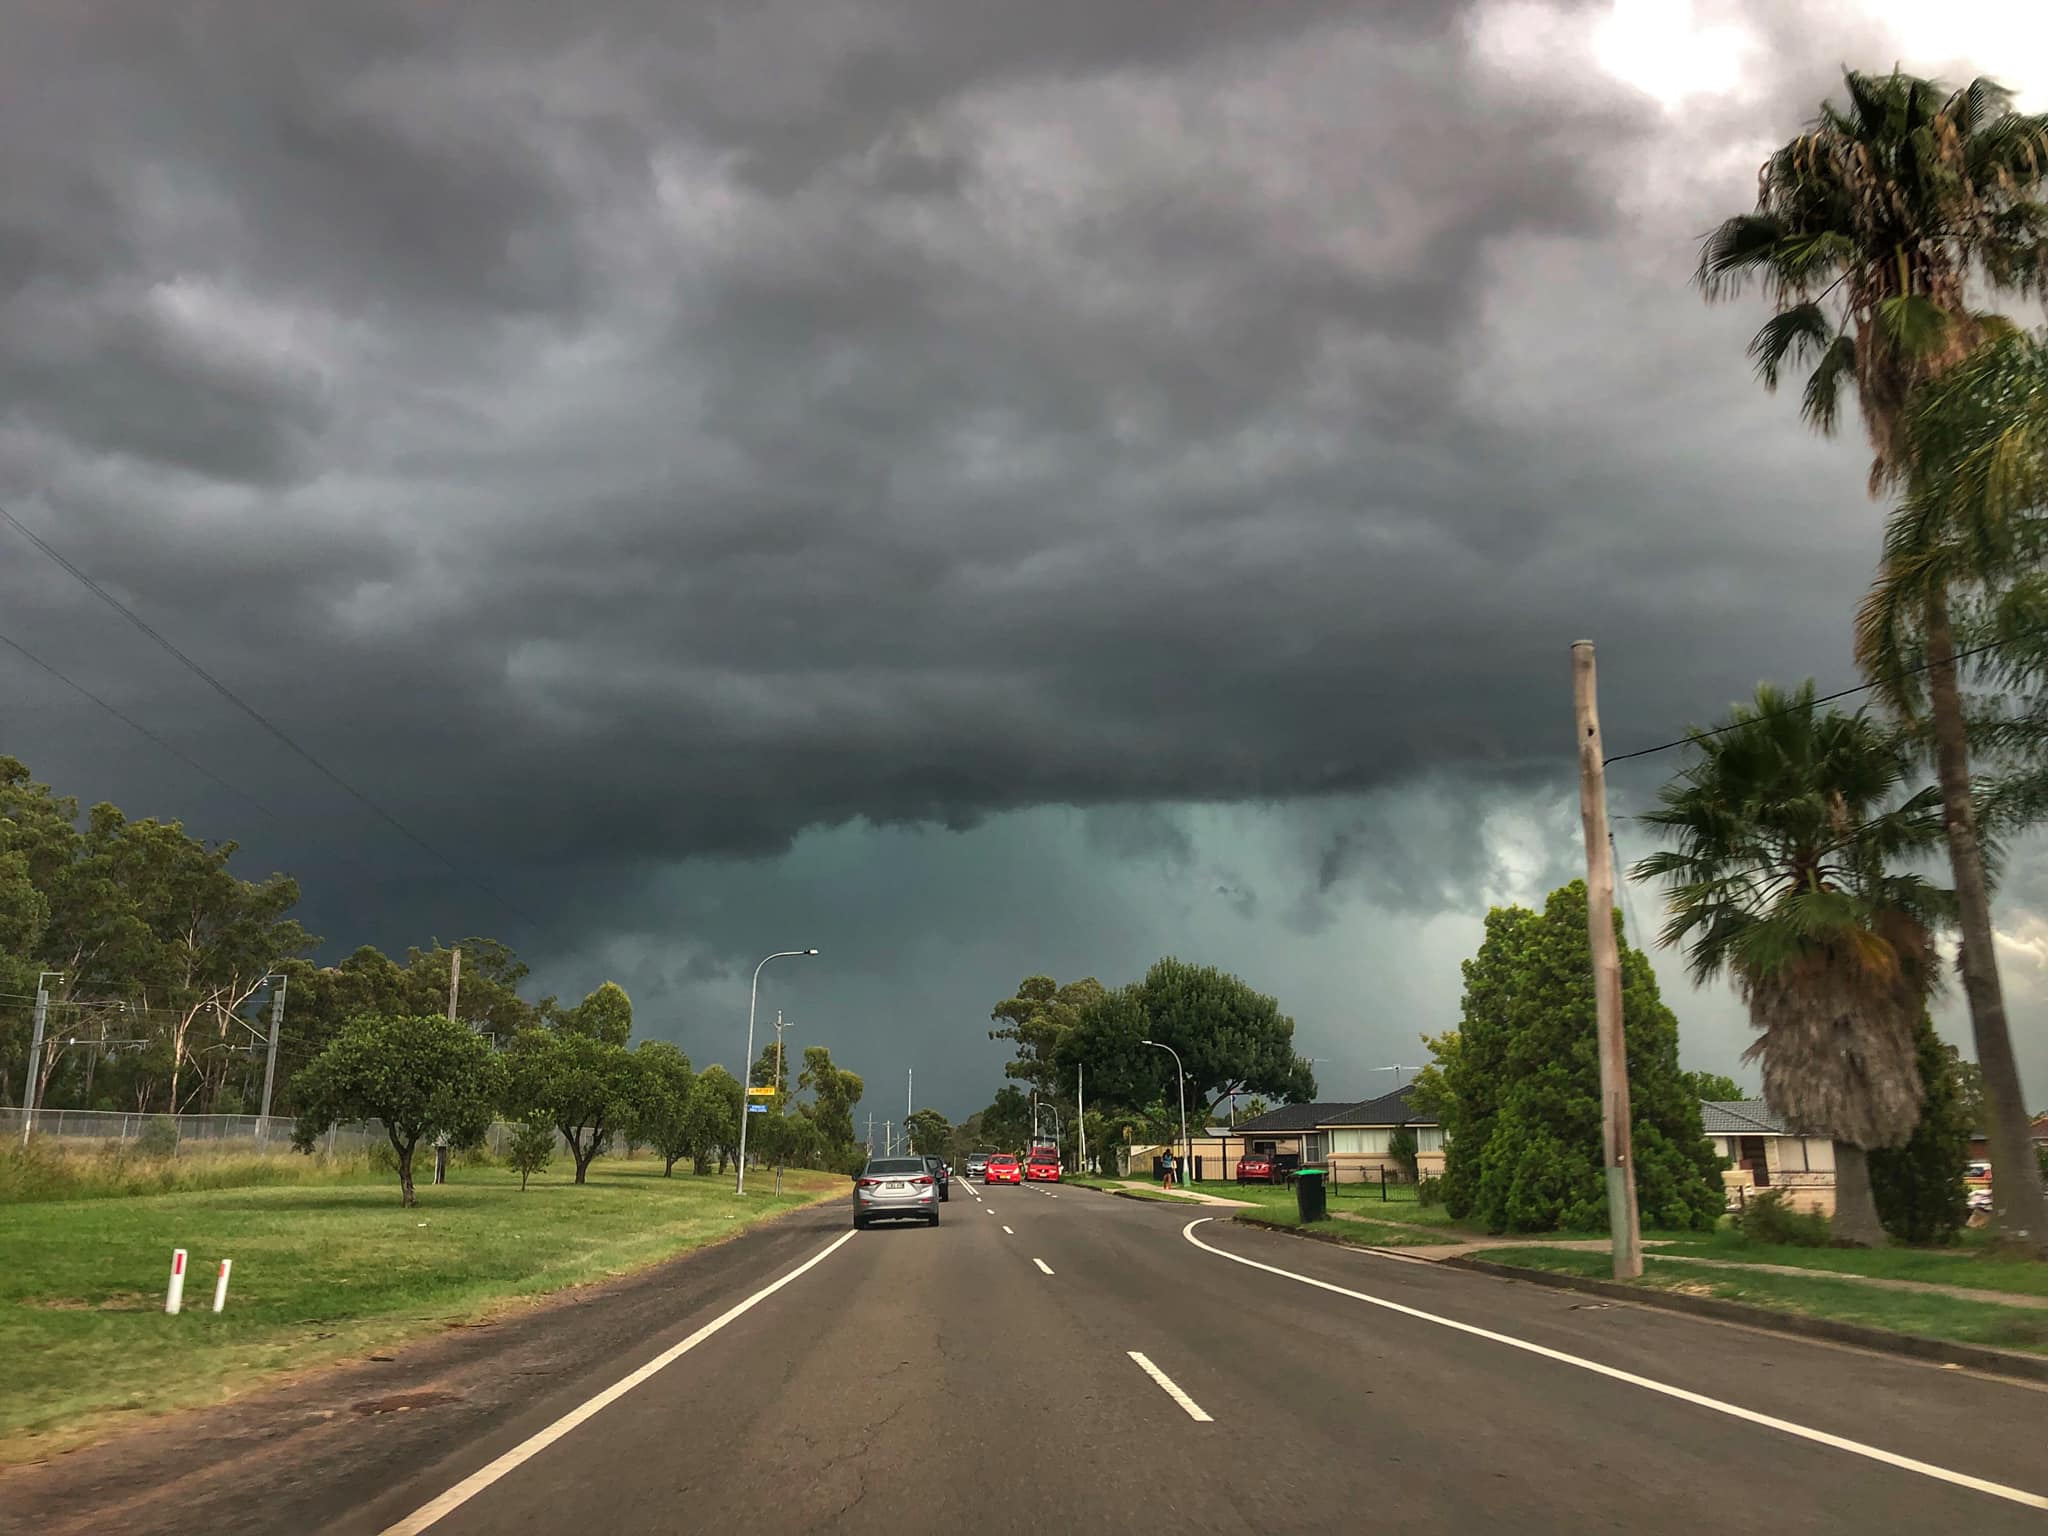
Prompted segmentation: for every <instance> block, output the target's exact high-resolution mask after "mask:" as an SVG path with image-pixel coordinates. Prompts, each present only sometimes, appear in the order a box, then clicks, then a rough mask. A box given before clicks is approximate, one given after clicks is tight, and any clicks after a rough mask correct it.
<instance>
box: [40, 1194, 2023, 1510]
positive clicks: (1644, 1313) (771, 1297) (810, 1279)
mask: <svg viewBox="0 0 2048 1536" xmlns="http://www.w3.org/2000/svg"><path fill="white" fill-rule="evenodd" d="M943 1211H944V1217H945V1219H944V1221H943V1223H942V1225H941V1226H939V1227H938V1228H936V1229H926V1228H922V1227H882V1228H876V1229H871V1230H869V1231H866V1232H861V1233H858V1234H856V1233H853V1232H851V1230H850V1228H849V1226H848V1219H847V1218H848V1212H847V1207H846V1206H845V1205H844V1204H840V1205H834V1206H830V1207H825V1208H821V1209H820V1210H818V1211H815V1212H809V1213H804V1214H802V1215H800V1216H797V1217H794V1218H791V1219H789V1220H786V1221H783V1222H781V1223H778V1224H776V1225H775V1226H774V1227H773V1228H771V1229H769V1230H768V1231H764V1232H762V1233H760V1234H757V1235H756V1236H754V1237H750V1238H747V1239H743V1240H741V1241H739V1242H735V1243H732V1244H728V1245H726V1246H725V1247H724V1248H722V1249H719V1250H714V1251H713V1252H710V1253H706V1254H703V1255H699V1256H697V1257H696V1258H695V1259H692V1260H689V1261H685V1262H682V1263H679V1264H677V1265H675V1266H671V1267H669V1268H668V1269H665V1270H664V1271H661V1272H657V1274H656V1275H655V1276H653V1277H643V1278H642V1279H641V1280H639V1281H637V1282H635V1283H633V1284H632V1285H631V1286H630V1288H627V1289H624V1290H622V1291H621V1292H620V1293H618V1294H615V1295H611V1296H608V1297H598V1298H594V1299H592V1300H591V1301H590V1302H589V1303H587V1304H583V1305H579V1306H578V1307H577V1308H574V1309H561V1310H558V1311H556V1312H552V1313H540V1314H536V1315H535V1316H534V1317H533V1318H532V1319H531V1323H532V1327H531V1328H530V1329H528V1330H526V1331H524V1332H521V1333H518V1334H507V1335H505V1336H503V1338H502V1339H501V1340H500V1341H497V1342H492V1341H489V1340H482V1341H474V1342H473V1341H467V1340H458V1341H455V1342H452V1343H449V1344H447V1345H444V1346H442V1348H443V1349H444V1350H447V1351H462V1353H461V1355H460V1358H459V1359H456V1360H454V1361H453V1362H452V1363H451V1362H450V1361H448V1360H441V1361H439V1362H437V1363H436V1365H435V1367H434V1369H435V1370H436V1371H438V1372H439V1373H440V1375H439V1377H438V1378H437V1379H440V1380H443V1381H444V1383H445V1384H448V1385H451V1386H452V1387H453V1388H454V1390H452V1391H450V1392H449V1393H448V1394H447V1396H448V1397H449V1399H450V1401H449V1402H448V1404H447V1405H446V1406H442V1407H434V1406H431V1405H428V1406H424V1407H423V1408H422V1410H421V1411H419V1412H418V1413H415V1414H412V1415H410V1416H406V1415H399V1414H371V1415H368V1416H363V1415H360V1414H357V1415H350V1414H347V1413H338V1414H336V1413H328V1414H325V1415H324V1416H323V1415H321V1414H317V1413H314V1412H311V1411H308V1412H307V1414H306V1415H305V1416H304V1418H303V1420H302V1421H292V1422H291V1423H290V1424H289V1425H280V1424H279V1423H277V1422H272V1423H271V1424H270V1426H269V1429H268V1430H267V1431H266V1432H265V1435H264V1437H263V1439H262V1441H261V1446H262V1448H263V1449H262V1451H261V1454H259V1453H258V1450H257V1449H256V1441H255V1439H254V1437H253V1433H252V1439H251V1450H250V1452H249V1454H248V1455H246V1456H244V1455H242V1454H241V1453H240V1452H239V1450H237V1452H236V1454H233V1455H220V1456H216V1457H215V1458H214V1469H213V1470H211V1471H208V1472H207V1473H206V1474H205V1475H204V1476H203V1477H202V1476H199V1475H196V1474H195V1475H190V1476H183V1477H180V1478H178V1479H177V1480H175V1481H168V1480H166V1481H159V1482H158V1483H157V1486H156V1487H155V1488H154V1490H153V1491H152V1490H151V1489H150V1488H149V1487H147V1486H131V1487H126V1488H123V1487H120V1486H119V1474H118V1473H117V1474H112V1476H113V1478H114V1480H113V1481H112V1482H108V1483H106V1484H104V1485H102V1486H96V1487H86V1486H84V1485H85V1482H86V1480H85V1479H82V1478H80V1477H79V1476H78V1475H76V1474H73V1477H72V1481H73V1484H76V1485H78V1486H72V1487H70V1488H69V1490H68V1495H67V1496H68V1497H70V1498H71V1503H70V1504H69V1505H67V1506H66V1510H67V1511H68V1512H69V1513H70V1514H73V1515H76V1516H77V1517H78V1524H77V1525H76V1527H75V1528H78V1529H92V1530H109V1529H119V1530H124V1531H127V1532H131V1533H137V1536H141V1533H149V1532H155V1531H167V1530H178V1531H181V1532H182V1531H184V1530H187V1529H190V1530H202V1529H203V1530H209V1531H292V1532H300V1531H312V1530H320V1531H328V1532H334V1533H347V1536H358V1533H359V1536H375V1533H394V1536H396V1533H405V1532H414V1531H431V1532H433V1533H435V1536H483V1533H492V1536H500V1533H504V1536H511V1533H554V1532H562V1531H578V1532H588V1533H594V1536H632V1533H638V1532H697V1531H704V1532H725V1531H747V1532H780V1531H814V1530H815V1531H834V1532H840V1531H845V1532H852V1531H887V1532H889V1533H891V1536H918V1533H923V1532H945V1533H956V1532H957V1533H979V1532H1009V1531H1017V1532H1026V1531H1029V1532H1037V1533H1048V1532H1067V1531H1091V1530H1093V1531H1103V1530H1131V1531H1142V1532H1154V1531H1168V1530H1176V1529H1197V1528H1199V1529H1205V1530H1235V1529H1243V1530H1250V1531H1259V1532H1279V1533H1287V1532H1296V1531H1301V1532H1309V1531H1315V1532H1319V1533H1320V1532H1327V1531H1331V1530H1357V1529H1361V1528H1364V1529H1375V1528H1385V1529H1388V1530H1397V1531H1400V1532H1402V1533H1403V1536H1412V1533H1417V1532H1475V1531H1494V1530H1500V1531H1511V1532H1515V1533H1518V1536H1520V1533H1531V1536H1534V1533H1547V1532H1570V1533H1573V1536H1578V1533H1583V1532H1590V1531H1600V1530H1618V1531H1632V1532H1657V1533H1661V1532H1681V1531H1682V1532H1688V1533H1690V1532H1701V1531H1712V1532H1715V1533H1717V1536H1718V1533H1727V1532H1749V1531H1755V1532H1770V1533H1773V1536H1783V1533H1799V1532H1821V1531H1829V1532H1832V1531H1857V1532H1888V1531H1901V1532H1908V1531H1909V1532H1913V1533H1915V1536H1922V1533H1926V1532H1949V1531H1970V1532H1973V1533H1974V1532H1985V1533H1989V1532H2004V1531H2022V1530H2025V1531H2031V1532H2041V1531H2043V1530H2048V1503H2044V1502H2043V1500H2042V1497H2041V1496H2042V1495H2044V1494H2048V1454H2044V1450H2043V1446H2044V1439H2048V1437H2044V1430H2048V1390H2043V1389H2042V1388H2040V1387H2037V1386H2031V1385H2026V1384H2021V1383H2015V1382H2008V1381H2004V1380H1999V1379H1994V1378H1989V1377H1984V1376H1979V1375H1976V1374H1973V1373H1971V1372H1966V1371H1958V1370H1947V1369H1942V1368H1939V1367H1935V1366H1931V1365H1925V1364H1920V1363H1917V1362H1910V1361H1905V1360H1900V1359H1895V1358H1892V1357H1889V1356H1880V1355H1875V1354H1868V1353H1864V1352H1861V1351H1857V1350H1852V1349H1846V1348H1841V1347H1837V1346H1831V1345H1826V1344H1819V1343H1809V1342H1806V1341H1801V1340H1796V1339H1789V1338H1786V1337H1783V1336H1779V1335H1774V1334H1765V1333H1758V1332H1752V1331H1750V1330H1747V1329H1743V1328H1737V1327H1730V1326H1727V1325H1724V1324H1718V1323H1709V1322H1704V1321H1696V1320H1693V1319H1689V1318H1685V1317H1680V1316H1674V1315H1672V1314H1670V1313H1665V1312H1655V1311H1649V1310H1646V1309H1638V1308H1634V1307H1628V1306H1609V1305H1602V1304H1600V1303H1598V1302H1594V1301H1592V1300H1591V1299H1590V1298H1583V1297H1576V1296H1573V1295H1572V1294H1570V1293H1564V1292H1557V1291H1552V1290H1546V1289H1542V1288H1539V1287H1534V1286H1526V1285H1518V1284H1514V1283H1510V1282H1504V1281H1501V1280H1497V1279H1494V1278H1492V1277H1489V1276H1484V1275H1476V1274H1470V1273H1462V1272H1457V1271H1449V1270H1444V1269H1439V1268H1434V1267H1430V1266H1426V1265H1421V1264H1417V1263H1413V1262H1401V1261H1398V1260H1395V1259H1391V1258H1383V1257H1379V1256H1375V1255H1371V1254H1365V1253H1360V1252H1354V1251H1350V1250H1343V1249H1337V1248H1333V1247H1329V1246H1327V1245H1324V1244H1319V1243H1309V1242H1303V1241H1301V1240H1299V1239H1295V1238H1290V1237H1286V1236H1283V1235H1279V1234H1273V1233H1266V1232H1261V1231H1257V1230H1253V1229H1245V1228H1239V1227H1236V1226H1234V1225H1233V1224H1231V1223H1229V1222H1227V1221H1208V1222H1201V1223H1199V1224H1196V1225H1193V1226H1190V1223H1191V1222H1194V1221H1195V1219H1196V1218H1197V1217H1198V1216H1199V1214H1200V1213H1199V1211H1195V1210H1188V1209H1183V1208H1180V1207H1168V1206H1162V1205H1156V1204H1149V1203H1140V1202H1135V1201H1126V1200H1116V1199H1111V1198H1109V1197H1107V1196H1104V1195H1100V1194H1095V1193H1091V1192H1087V1191H1081V1190H1075V1189H1067V1190H1064V1191H1061V1192H1059V1193H1058V1194H1055V1193H1053V1192H1052V1191H1049V1190H1046V1189H1043V1188H1027V1189H1018V1188H1002V1189H997V1190H981V1191H976V1190H971V1189H969V1188H968V1187H967V1186H966V1185H965V1184H964V1183H962V1184H956V1186H955V1190H954V1197H953V1199H952V1201H951V1202H950V1203H949V1204H947V1205H946V1206H945V1207H943ZM1312 1282H1313V1283H1312ZM592 1330H597V1331H592ZM550 1340H553V1341H554V1343H553V1344H552V1345H551V1344H550V1342H549V1341H550ZM572 1342H573V1348H572V1347H571V1343H572ZM551 1350H552V1352H551ZM1134 1356H1142V1357H1143V1359H1142V1360H1140V1359H1138V1358H1134ZM572 1358H573V1361H574V1363H573V1365H571V1364H570V1363H569V1361H570V1360H571V1359H572ZM392 1368H393V1369H397V1368H398V1367H392ZM349 1390H350V1391H355V1390H359V1389H357V1388H354V1387H351V1388H350V1389H349ZM242 1411H243V1412H244V1413H245V1414H246V1415H247V1417H248V1418H249V1419H251V1420H259V1419H270V1420H273V1421H274V1420H276V1417H277V1410H276V1408H275V1406H274V1405H273V1406H263V1405H258V1406H256V1407H253V1408H249V1409H245V1410H242ZM109 1452H110V1453H114V1454H110V1455H109V1456H108V1458H107V1460H108V1464H109V1466H112V1467H117V1468H118V1467H120V1466H122V1465H124V1464H126V1465H130V1466H133V1467H136V1468H141V1469H143V1470H139V1471H136V1472H134V1473H132V1474H130V1475H129V1481H130V1482H131V1483H137V1482H146V1481H147V1480H148V1479H149V1478H150V1477H151V1476H152V1474H151V1473H149V1472H148V1471H147V1470H146V1469H147V1466H148V1461H147V1458H143V1459H142V1460H139V1461H138V1460H137V1459H136V1458H134V1457H133V1456H127V1457H123V1456H122V1455H120V1454H118V1452H117V1448H114V1447H110V1448H109ZM173 1459H174V1458H171V1457H163V1458H159V1462H160V1464H163V1463H168V1462H169V1461H171V1460H173ZM1902 1460H1903V1461H1904V1462H1905V1463H1906V1464H1904V1465H1902V1464H1900V1462H1901V1461H1902ZM1986 1485H1988V1486H1986ZM56 1490H57V1484H55V1483H52V1484H50V1485H49V1488H48V1490H47V1491H48V1492H49V1496H50V1500H51V1502H50V1503H49V1504H47V1505H46V1506H45V1507H44V1508H42V1509H40V1510H39V1508H38V1503H39V1502H40V1501H33V1500H31V1499H29V1498H27V1497H25V1496H26V1495H29V1494H30V1493H31V1492H32V1488H31V1486H30V1485H15V1486H14V1488H13V1491H14V1493H15V1494H16V1495H18V1496H23V1497H21V1498H20V1499H19V1501H18V1502H16V1503H14V1504H13V1505H12V1506H11V1508H12V1510H13V1512H14V1513H16V1514H19V1515H22V1516H25V1517H27V1519H28V1520H30V1521H34V1522H36V1523H35V1525H33V1526H32V1525H29V1524H24V1525H23V1526H22V1527H21V1528H22V1529H25V1530H26V1529H31V1528H39V1529H41V1530H44V1531H57V1530H65V1529H71V1528H74V1527H73V1526H72V1525H71V1524H70V1523H69V1521H68V1519H67V1518H64V1517H62V1515H60V1513H59V1512H58V1511H57V1510H56V1508H55V1500H56ZM88 1493H89V1494H92V1495H93V1497H92V1498H87V1497H85V1495H86V1494H88ZM117 1495H118V1497H117ZM2028 1499H2032V1500H2033V1502H2032V1503H2031V1504H2030V1503H2028V1502H2026V1501H2027V1500H2028ZM39 1516H41V1518H39ZM0 1523H10V1524H11V1522H0Z"/></svg>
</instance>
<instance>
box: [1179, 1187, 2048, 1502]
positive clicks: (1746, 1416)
mask: <svg viewBox="0 0 2048 1536" xmlns="http://www.w3.org/2000/svg"><path fill="white" fill-rule="evenodd" d="M1215 1219H1216V1218H1215V1217H1213V1216H1198V1217H1196V1218H1195V1219H1194V1220H1193V1221H1191V1222H1189V1223H1188V1224H1187V1225H1186V1226H1184V1227H1182V1228H1181V1229H1180V1235H1181V1236H1182V1237H1183V1238H1185V1239H1186V1240H1187V1241H1188V1242H1189V1243H1191V1244H1193V1245H1194V1246H1195V1247H1197V1248H1199V1249H1201V1250H1202V1251H1203V1252H1204V1253H1213V1254H1214V1255H1216V1257H1218V1258H1220V1259H1228V1260H1229V1261H1230V1262H1231V1263H1233V1264H1242V1265H1244V1266H1246V1267H1247V1268H1249V1269H1261V1270H1264V1271H1265V1272H1266V1273H1267V1274H1269V1275H1279V1276H1280V1277H1281V1278H1283V1279H1287V1280H1292V1281H1294V1282H1295V1283H1297V1284H1299V1285H1311V1286H1314V1287H1315V1288H1316V1289H1317V1290H1322V1291H1329V1292H1332V1293H1333V1294H1335V1295H1338V1296H1348V1297H1350V1298H1351V1299H1352V1300H1353V1301H1362V1302H1364V1303H1365V1304H1366V1305H1367V1306H1372V1307H1379V1308H1382V1309H1384V1310H1386V1311H1388V1312H1397V1313H1399V1314H1400V1315H1402V1316H1403V1317H1412V1318H1415V1319H1416V1320H1417V1321H1419V1322H1425V1323H1434V1324H1435V1325H1436V1326H1437V1327H1439V1328H1448V1329H1451V1330H1452V1331H1453V1332H1456V1333H1464V1334H1470V1335H1471V1336H1472V1337H1474V1338H1480V1339H1485V1340H1487V1341H1488V1342H1489V1343H1493V1344H1503V1345H1506V1346H1507V1347H1508V1348H1509V1349H1517V1350H1521V1351H1522V1352H1523V1353H1525V1354H1531V1355H1536V1356H1539V1357H1541V1358H1542V1359H1545V1360H1554V1361H1556V1362H1558V1363H1559V1364H1561V1365H1569V1366H1573V1367H1576V1368H1577V1369H1579V1370H1582V1371H1588V1372H1590V1373H1591V1374H1593V1375H1595V1376H1605V1377H1607V1378H1608V1379H1609V1380H1610V1381H1618V1382H1621V1383H1623V1384H1624V1385H1626V1386H1631V1387H1638V1388H1640V1389H1642V1390H1643V1391H1645V1392H1654V1393H1656V1394H1657V1395H1658V1396H1660V1397H1669V1398H1674V1399H1676V1400H1677V1401H1679V1402H1682V1403H1690V1404H1692V1405H1693V1406H1694V1407H1697V1408H1705V1409H1707V1410H1709V1411H1710V1412H1713V1413H1719V1414H1725V1415H1727V1416H1728V1417H1729V1418H1733V1419H1741V1420H1743V1421H1744V1422H1745V1423H1750V1424H1757V1425H1761V1426H1762V1427H1763V1428H1766V1429H1775V1430H1777V1431H1779V1432H1780V1433H1782V1434H1786V1435H1789V1436H1791V1437H1792V1438H1794V1439H1796V1440H1806V1441H1809V1442H1811V1443H1813V1444H1815V1445H1824V1446H1827V1447H1828V1448H1829V1449H1831V1450H1837V1451H1846V1452H1847V1453H1849V1454H1850V1455H1852V1456H1861V1457H1864V1458H1865V1459H1866V1460H1869V1461H1875V1462H1880V1463H1882V1464H1884V1465H1885V1466H1890V1467H1897V1468H1899V1469H1900V1470H1901V1471H1906V1472H1914V1473H1918V1474H1919V1475H1920V1476H1922V1477H1925V1478H1930V1479H1932V1480H1934V1481H1936V1482H1942V1483H1948V1484H1951V1485H1953V1486H1955V1487H1958V1488H1968V1489H1972V1490H1974V1491H1975V1492H1978V1493H1984V1494H1989V1495H1990V1496H1991V1497H1993V1498H1995V1499H2003V1500H2005V1501H2006V1502H2007V1503H2010V1504H2018V1505H2021V1506H2022V1507H2024V1508H2027V1509H2040V1510H2048V1495H2044V1494H2039V1493H2030V1492H2028V1491H2027V1490H2026V1489H2024V1488H2014V1487H2012V1486H2010V1485H2009V1484H2006V1483H1994V1482H1992V1481H1991V1480H1990V1479H1989V1478H1982V1477H1974V1476H1972V1475H1971V1474H1970V1473H1967V1472H1957V1471H1954V1470H1953V1469H1951V1468H1948V1467H1940V1466H1936V1465H1935V1464H1934V1463H1933V1462H1931V1461H1919V1460H1916V1459H1915V1458H1913V1457H1911V1456H1902V1455H1900V1454H1899V1453H1898V1452H1896V1451H1887V1450H1885V1449H1883V1448H1882V1447H1880V1446H1875V1445H1866V1444H1864V1443H1863V1442H1862V1441H1860V1440H1851V1439H1849V1438H1847V1437H1846V1436H1843V1435H1835V1434H1830V1433H1829V1432H1828V1431H1826V1430H1824V1429H1815V1428H1813V1427H1812V1426H1811V1425H1807V1424H1800V1423H1798V1422H1796V1421H1794V1420H1792V1419H1781V1418H1778V1417H1777V1416H1776V1415H1775V1414H1769V1413H1763V1412H1760V1411H1759V1410H1757V1409H1755V1408H1745V1407H1743V1406H1742V1405H1741V1404H1740V1403H1731V1402H1728V1401H1726V1400H1725V1399H1723V1398H1718V1397H1708V1396H1707V1395H1706V1394H1705V1393H1703V1392H1694V1391H1692V1390H1690V1389H1689V1388H1686V1387H1677V1386H1673V1385H1672V1384H1671V1383H1669V1382H1664V1381H1657V1380H1655V1379H1654V1378H1652V1377H1649V1376H1638V1375H1636V1374H1635V1372H1633V1371H1624V1370H1622V1369H1621V1368H1620V1367H1619V1366H1613V1365H1603V1364H1602V1363H1601V1362H1600V1361H1598V1360H1588V1359H1586V1358H1585V1357H1584V1356H1583V1355H1574V1354H1569V1353H1567V1352H1566V1351H1564V1350H1561V1349H1552V1348H1551V1347H1550V1346H1549V1345H1547V1344H1537V1343H1535V1342H1533V1341H1532V1340H1529V1339H1518V1338H1516V1337H1515V1336H1514V1335H1513V1334H1511V1333H1496V1332H1495V1331H1494V1330H1493V1329H1491V1328H1482V1327H1480V1326H1479V1325H1478V1324H1477V1323H1462V1322H1459V1321H1458V1320H1457V1319H1456V1318H1454V1317H1443V1316H1440V1315H1439V1314H1437V1313H1435V1312H1425V1311H1423V1310H1422V1309H1421V1308H1420V1307H1411V1306H1409V1305H1407V1304H1406V1303H1405V1302H1399V1301H1389V1300H1387V1299H1386V1298H1385V1297H1383V1296H1370V1295H1367V1294H1366V1293H1365V1292H1364V1291H1354V1290H1352V1289H1351V1288H1350V1287H1348V1286H1342V1285H1338V1284H1336V1283H1335V1282H1333V1281H1329V1280H1318V1279H1316V1278H1315V1277H1314V1276H1313V1275H1299V1274H1296V1273H1295V1272H1294V1271H1293V1270H1291V1269H1282V1268H1280V1267H1279V1266H1278V1265H1276V1264H1262V1263H1260V1262H1259V1261H1258V1260H1257V1259H1247V1258H1245V1257H1244V1256H1243V1255H1241V1254H1235V1253H1231V1252H1230V1251H1229V1250H1227V1249H1224V1248H1217V1247H1213V1246H1212V1245H1210V1244H1208V1243H1205V1242H1203V1241H1202V1240H1201V1239H1200V1238H1199V1237H1196V1236H1195V1228H1197V1227H1199V1226H1200V1225H1201V1224H1202V1223H1203V1222H1205V1221H1213V1220H1215Z"/></svg>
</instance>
